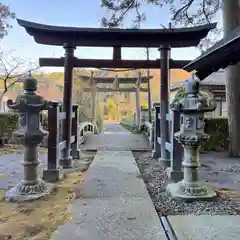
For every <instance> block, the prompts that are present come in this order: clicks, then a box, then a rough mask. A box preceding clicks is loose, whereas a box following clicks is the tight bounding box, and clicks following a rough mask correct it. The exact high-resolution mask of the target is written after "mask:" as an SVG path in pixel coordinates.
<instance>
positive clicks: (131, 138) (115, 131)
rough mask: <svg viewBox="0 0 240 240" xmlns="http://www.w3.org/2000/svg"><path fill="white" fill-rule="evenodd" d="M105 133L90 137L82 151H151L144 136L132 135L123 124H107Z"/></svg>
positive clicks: (81, 146)
mask: <svg viewBox="0 0 240 240" xmlns="http://www.w3.org/2000/svg"><path fill="white" fill-rule="evenodd" d="M103 130H104V131H103V132H101V133H100V134H97V135H89V136H87V137H86V139H85V143H84V144H82V145H80V149H82V150H109V151H123V150H130V151H133V150H135V151H144V150H149V147H150V146H149V142H148V139H147V137H146V136H145V135H144V134H132V133H131V132H129V131H127V130H126V129H125V128H123V127H122V126H121V124H107V125H105V126H103Z"/></svg>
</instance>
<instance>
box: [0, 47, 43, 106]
mask: <svg viewBox="0 0 240 240" xmlns="http://www.w3.org/2000/svg"><path fill="white" fill-rule="evenodd" d="M12 52H13V50H8V51H3V50H1V51H0V70H2V73H0V81H3V87H4V90H3V92H2V93H1V94H0V103H1V102H2V99H3V97H4V95H5V94H6V92H7V91H8V90H9V88H11V87H12V86H14V85H15V84H16V83H17V82H19V78H20V77H23V76H25V75H26V74H27V73H29V71H34V70H37V69H38V68H39V66H37V65H36V64H33V63H31V62H28V61H26V60H22V59H20V58H16V57H13V56H12V55H11V54H12ZM0 110H1V109H0Z"/></svg>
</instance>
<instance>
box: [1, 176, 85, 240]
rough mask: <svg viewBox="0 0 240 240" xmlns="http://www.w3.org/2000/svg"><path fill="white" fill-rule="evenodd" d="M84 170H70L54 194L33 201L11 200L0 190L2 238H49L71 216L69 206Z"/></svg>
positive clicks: (27, 239)
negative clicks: (20, 201)
mask: <svg viewBox="0 0 240 240" xmlns="http://www.w3.org/2000/svg"><path fill="white" fill-rule="evenodd" d="M81 182H83V174H82V173H81V172H75V173H68V174H67V176H66V178H64V179H63V180H62V181H61V182H59V184H58V186H57V187H56V188H55V189H54V191H53V193H52V194H51V195H48V196H46V197H44V198H42V199H39V200H37V201H32V202H23V203H19V204H17V203H8V202H6V201H4V200H3V199H4V192H3V191H1V192H0V239H1V240H5V239H6V240H7V239H11V240H47V239H49V238H50V236H51V234H52V232H53V231H55V230H56V229H57V227H58V226H59V225H62V224H63V223H64V222H66V221H68V220H70V219H71V215H70V214H69V211H68V210H69V207H70V204H69V203H71V201H72V200H73V199H74V197H75V193H74V187H75V185H76V184H79V183H81Z"/></svg>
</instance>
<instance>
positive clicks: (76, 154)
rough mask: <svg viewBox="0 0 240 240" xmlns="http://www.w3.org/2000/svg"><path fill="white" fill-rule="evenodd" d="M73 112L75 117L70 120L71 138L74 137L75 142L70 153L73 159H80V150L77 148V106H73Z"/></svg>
mask: <svg viewBox="0 0 240 240" xmlns="http://www.w3.org/2000/svg"><path fill="white" fill-rule="evenodd" d="M72 108H73V112H74V113H75V116H74V117H73V119H72V136H75V141H74V142H73V143H72V146H71V148H72V151H71V155H72V158H73V159H80V149H79V148H78V147H79V146H78V145H79V141H78V138H79V134H78V122H79V121H78V105H77V104H73V106H72Z"/></svg>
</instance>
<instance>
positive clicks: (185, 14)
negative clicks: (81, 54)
mask: <svg viewBox="0 0 240 240" xmlns="http://www.w3.org/2000/svg"><path fill="white" fill-rule="evenodd" d="M146 4H148V5H153V6H155V7H159V8H163V7H167V6H168V7H169V14H170V19H171V23H172V26H174V25H180V26H197V25H200V24H205V23H210V22H212V21H213V19H214V17H215V16H216V14H218V12H219V11H220V10H222V13H223V32H224V36H227V35H228V34H229V32H230V31H231V30H233V29H234V28H236V27H237V26H239V25H240V3H239V0H101V5H102V7H103V8H105V9H107V11H108V14H107V15H106V16H108V17H106V16H104V17H103V18H102V25H103V26H105V27H118V26H119V25H121V24H123V23H124V19H125V18H126V17H127V16H128V15H129V13H130V12H132V13H135V15H134V14H133V15H132V16H134V17H133V19H132V23H133V27H139V26H140V23H141V22H143V21H145V20H146V18H147V16H146V15H145V13H144V12H142V11H141V9H142V8H141V7H142V6H143V5H146ZM220 30H221V28H220V29H219V28H218V29H217V30H215V32H217V33H219V31H220ZM218 35H219V34H215V35H213V36H214V37H213V38H210V37H208V38H206V39H205V40H204V41H202V42H201V45H200V47H201V48H202V47H205V49H204V50H206V48H208V47H209V45H211V44H212V43H213V42H214V41H215V40H216V39H217V38H218ZM209 64H211V63H209ZM239 76H240V63H238V64H236V65H234V66H230V67H228V68H227V78H226V100H227V103H228V109H229V111H228V122H229V137H230V146H229V153H230V155H231V156H237V157H240V124H239V123H240V111H239V109H238V106H239V105H240V88H239Z"/></svg>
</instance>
